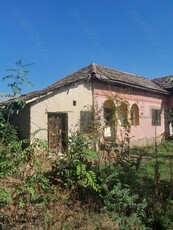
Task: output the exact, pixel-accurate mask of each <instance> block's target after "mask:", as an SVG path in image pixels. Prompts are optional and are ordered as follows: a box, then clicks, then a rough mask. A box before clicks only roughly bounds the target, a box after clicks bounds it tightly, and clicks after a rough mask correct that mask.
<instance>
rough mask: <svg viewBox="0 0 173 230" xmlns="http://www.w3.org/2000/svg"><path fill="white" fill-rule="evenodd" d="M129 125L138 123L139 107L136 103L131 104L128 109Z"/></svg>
mask: <svg viewBox="0 0 173 230" xmlns="http://www.w3.org/2000/svg"><path fill="white" fill-rule="evenodd" d="M130 121H131V125H134V126H137V125H139V107H138V105H137V104H133V105H132V107H131V110H130Z"/></svg>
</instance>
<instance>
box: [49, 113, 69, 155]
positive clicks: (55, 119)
mask: <svg viewBox="0 0 173 230" xmlns="http://www.w3.org/2000/svg"><path fill="white" fill-rule="evenodd" d="M48 142H49V148H50V149H54V150H56V152H61V153H62V152H64V151H65V150H66V149H67V114H65V113H50V114H49V115H48Z"/></svg>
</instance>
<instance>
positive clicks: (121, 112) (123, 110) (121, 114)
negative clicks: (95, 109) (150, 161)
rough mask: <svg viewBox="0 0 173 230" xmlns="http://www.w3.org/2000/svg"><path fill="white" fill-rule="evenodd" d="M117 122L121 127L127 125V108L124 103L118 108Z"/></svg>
mask: <svg viewBox="0 0 173 230" xmlns="http://www.w3.org/2000/svg"><path fill="white" fill-rule="evenodd" d="M118 122H119V125H122V126H127V125H128V107H127V104H125V103H124V102H122V103H121V105H120V106H119V108H118Z"/></svg>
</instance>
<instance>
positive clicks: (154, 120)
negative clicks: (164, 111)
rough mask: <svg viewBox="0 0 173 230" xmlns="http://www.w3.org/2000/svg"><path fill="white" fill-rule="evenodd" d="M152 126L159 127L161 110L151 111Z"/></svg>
mask: <svg viewBox="0 0 173 230" xmlns="http://www.w3.org/2000/svg"><path fill="white" fill-rule="evenodd" d="M152 125H153V126H159V125H161V110H160V109H152Z"/></svg>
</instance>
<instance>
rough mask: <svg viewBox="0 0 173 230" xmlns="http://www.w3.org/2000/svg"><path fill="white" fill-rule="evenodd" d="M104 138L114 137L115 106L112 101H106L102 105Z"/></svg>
mask: <svg viewBox="0 0 173 230" xmlns="http://www.w3.org/2000/svg"><path fill="white" fill-rule="evenodd" d="M103 116H104V122H105V127H104V137H105V138H107V139H110V138H111V139H113V138H114V136H115V105H114V103H113V101H111V100H107V101H105V103H104V105H103Z"/></svg>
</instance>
